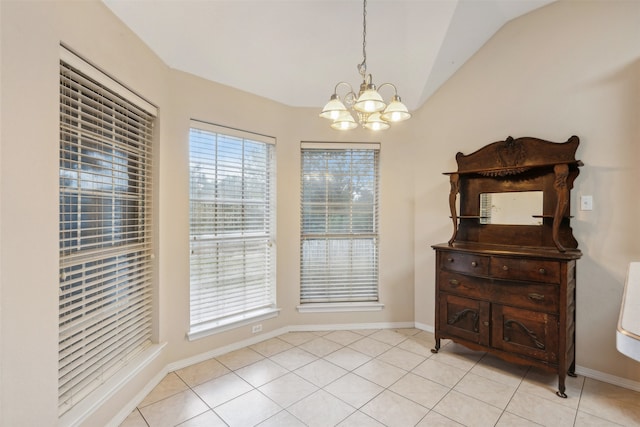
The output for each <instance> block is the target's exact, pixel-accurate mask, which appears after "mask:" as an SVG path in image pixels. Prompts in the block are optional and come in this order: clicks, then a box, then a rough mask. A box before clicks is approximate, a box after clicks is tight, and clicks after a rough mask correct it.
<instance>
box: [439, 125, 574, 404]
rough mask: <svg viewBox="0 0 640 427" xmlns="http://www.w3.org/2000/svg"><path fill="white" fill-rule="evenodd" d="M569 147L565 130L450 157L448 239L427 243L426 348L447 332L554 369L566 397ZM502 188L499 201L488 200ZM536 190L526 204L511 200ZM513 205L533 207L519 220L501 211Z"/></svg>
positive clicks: (570, 339)
mask: <svg viewBox="0 0 640 427" xmlns="http://www.w3.org/2000/svg"><path fill="white" fill-rule="evenodd" d="M578 144H579V140H578V138H577V137H575V136H573V137H571V138H570V139H569V140H568V141H567V142H565V143H553V142H549V141H543V140H540V139H536V138H519V139H513V138H511V137H509V138H507V139H506V140H505V141H498V142H495V143H492V144H489V145H487V146H485V147H483V148H481V149H480V150H478V151H476V152H474V153H472V154H470V155H468V156H465V155H463V154H462V153H458V154H457V155H456V160H457V163H458V170H457V171H456V172H452V173H447V175H449V177H450V182H451V192H450V195H449V206H450V210H451V218H452V220H453V235H452V237H451V239H450V240H449V242H447V243H441V244H437V245H434V246H433V248H434V249H435V251H436V295H435V296H436V305H435V311H436V312H435V339H436V346H435V348H434V349H433V350H432V351H433V352H434V353H436V352H438V351H439V349H440V340H441V339H443V338H448V339H451V340H453V341H454V342H457V343H460V344H463V345H465V346H467V347H469V348H471V349H474V350H479V351H486V352H490V353H492V354H495V355H497V356H498V357H501V358H502V359H504V360H507V361H510V362H515V363H521V364H527V365H532V366H537V367H540V368H543V369H546V370H549V371H552V372H555V373H557V374H558V391H557V393H556V394H557V395H558V396H560V397H567V396H566V394H565V389H566V388H565V378H566V375H567V374H569V375H574V370H575V315H576V260H577V259H579V258H580V256H581V252H580V251H579V250H578V249H577V242H576V240H575V238H574V237H573V234H572V230H571V227H570V225H569V221H570V217H569V212H570V207H569V205H570V191H571V189H572V188H573V181H574V180H575V178H576V177H577V176H578V173H579V170H578V167H579V166H582V163H581V162H580V161H578V160H576V159H575V152H576V149H577V147H578ZM505 193H506V194H507V196H509V197H508V198H506V199H505V198H503V197H500V198H499V197H498V195H501V194H505ZM529 193H531V194H529ZM536 194H537V195H539V196H538V197H539V198H538V199H535V198H534V199H533V200H534V202H533V205H532V204H531V202H524V201H522V199H519V198H518V197H519V196H526V197H530V196H534V195H536ZM458 196H459V199H458ZM492 197H493V198H494V199H495V200H496V204H497V200H501V202H500V203H502V205H501V206H495V205H494V204H493V202H492ZM511 198H513V200H511ZM504 200H507V202H504ZM535 200H538V202H535ZM458 204H459V208H458V207H457V206H458ZM537 204H539V206H538V205H537ZM522 207H524V209H533V210H534V212H531V213H530V214H527V213H526V212H525V215H524V217H525V219H524V220H523V219H522V218H521V217H522V214H521V213H520V214H517V215H516V214H515V212H514V213H513V214H511V215H510V214H509V211H516V210H517V209H519V208H522ZM458 209H459V211H458ZM492 210H495V211H496V212H499V213H500V215H498V214H497V213H494V214H492ZM505 211H506V214H505ZM492 221H493V222H492ZM495 221H499V222H500V223H495ZM502 221H504V222H506V223H503V222H502Z"/></svg>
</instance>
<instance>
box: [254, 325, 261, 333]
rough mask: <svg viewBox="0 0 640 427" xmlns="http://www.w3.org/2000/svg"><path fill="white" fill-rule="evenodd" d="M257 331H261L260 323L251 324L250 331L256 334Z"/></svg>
mask: <svg viewBox="0 0 640 427" xmlns="http://www.w3.org/2000/svg"><path fill="white" fill-rule="evenodd" d="M258 332H262V324H260V325H253V326H252V327H251V333H252V334H257V333H258Z"/></svg>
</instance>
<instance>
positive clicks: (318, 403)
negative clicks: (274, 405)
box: [287, 390, 355, 427]
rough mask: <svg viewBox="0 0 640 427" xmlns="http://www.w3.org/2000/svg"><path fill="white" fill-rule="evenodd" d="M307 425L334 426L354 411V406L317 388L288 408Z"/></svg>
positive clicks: (317, 426)
mask: <svg viewBox="0 0 640 427" xmlns="http://www.w3.org/2000/svg"><path fill="white" fill-rule="evenodd" d="M287 411H288V412H290V413H291V414H292V415H294V416H295V417H296V418H298V419H299V420H300V421H302V422H303V423H304V424H305V425H307V426H309V427H326V426H334V425H336V424H338V423H340V422H341V421H343V420H345V419H346V418H347V417H348V416H349V415H351V414H352V413H354V412H355V408H353V407H352V406H351V405H348V404H347V403H345V402H343V401H342V400H340V399H338V398H337V397H335V396H333V395H331V394H329V393H327V392H326V391H324V390H318V391H316V392H315V393H313V394H311V395H310V396H307V397H305V398H304V399H302V400H301V401H299V402H297V403H295V404H293V405H291V406H290V407H289V408H288V409H287Z"/></svg>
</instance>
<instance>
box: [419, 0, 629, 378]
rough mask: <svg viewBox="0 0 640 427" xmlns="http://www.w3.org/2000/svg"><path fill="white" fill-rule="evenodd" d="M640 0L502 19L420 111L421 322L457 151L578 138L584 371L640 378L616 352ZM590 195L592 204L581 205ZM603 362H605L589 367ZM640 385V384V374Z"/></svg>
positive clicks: (427, 309) (426, 316)
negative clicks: (516, 140) (587, 208)
mask: <svg viewBox="0 0 640 427" xmlns="http://www.w3.org/2000/svg"><path fill="white" fill-rule="evenodd" d="M639 41H640V2H638V1H561V2H558V3H555V4H552V5H550V6H547V7H545V8H542V9H539V10H537V11H534V12H532V13H530V14H528V15H526V16H524V17H521V18H520V19H517V20H516V21H514V22H511V23H509V24H507V25H506V26H505V27H503V28H502V29H501V31H500V32H498V33H497V34H496V35H495V36H494V37H493V38H492V39H491V40H490V41H489V42H488V43H487V44H486V45H485V46H483V48H482V49H481V50H480V51H479V52H478V53H477V54H476V55H475V56H474V57H473V58H472V59H471V60H470V61H468V62H467V63H466V64H465V65H464V66H463V67H462V68H461V69H460V70H459V71H458V72H457V73H456V75H454V76H453V78H451V79H450V80H449V81H447V83H445V85H444V86H443V87H442V88H441V89H440V90H439V91H438V92H437V93H436V94H435V95H434V96H433V97H432V98H431V99H430V100H429V101H428V102H427V104H426V105H425V106H424V107H423V108H422V109H421V110H420V111H419V112H418V114H417V117H416V122H420V125H419V126H418V127H417V128H415V131H416V134H415V138H413V141H414V144H415V156H414V158H415V159H418V160H417V165H418V164H420V165H423V166H422V167H418V166H417V165H416V167H415V170H416V179H415V182H416V185H415V188H416V193H415V203H416V211H415V218H416V225H415V238H416V240H415V248H416V249H415V252H416V262H415V275H416V321H417V322H421V323H425V324H432V322H433V316H434V309H433V292H434V281H433V277H434V274H435V272H434V254H433V251H432V250H430V248H429V247H428V246H427V245H426V244H425V243H438V242H446V241H447V240H448V239H449V237H450V235H451V231H452V227H451V225H450V222H449V220H448V219H447V218H448V216H449V213H448V207H447V197H448V192H449V184H448V181H447V179H446V177H444V176H442V175H440V174H439V172H441V171H451V170H455V169H456V164H455V160H454V155H455V153H456V152H457V151H462V152H464V153H466V154H468V153H470V152H472V151H475V150H476V149H478V148H480V147H481V146H483V145H485V144H487V143H490V142H494V141H499V140H503V139H505V138H506V137H507V136H508V135H511V136H513V137H520V136H535V137H540V138H544V139H549V140H552V141H557V142H560V141H565V140H566V139H567V138H569V137H570V136H571V135H573V134H575V135H578V136H579V137H580V140H581V143H580V147H579V148H578V153H577V157H578V158H579V159H581V160H583V162H584V164H585V166H584V167H583V168H582V170H581V173H580V176H579V177H578V178H577V180H576V184H575V188H574V191H573V194H572V202H571V203H572V204H571V211H572V214H573V215H574V216H575V217H574V219H573V220H572V227H573V230H574V235H575V236H576V238H577V240H578V242H579V245H580V249H581V250H582V252H583V257H582V259H581V260H579V261H578V273H577V274H578V285H577V364H578V365H579V366H578V370H579V372H580V371H581V372H582V373H589V374H592V375H599V373H606V374H608V375H612V376H617V377H621V378H626V379H630V380H633V381H636V382H637V381H640V364H639V363H638V362H634V361H632V360H631V359H628V358H626V357H624V356H622V355H621V354H619V353H618V352H617V351H616V348H615V331H616V323H617V316H618V312H619V308H620V301H621V296H622V289H623V285H624V279H625V274H626V270H627V266H628V263H629V262H631V261H637V260H638V259H640V239H639V236H640V222H639V221H638V219H639V218H640V197H638V184H639V183H640V166H639V165H638V161H639V160H640V140H639V139H640V43H639ZM580 195H592V196H593V200H594V209H593V211H591V212H583V211H580V210H579V209H578V203H577V200H579V196H580ZM591 371H598V372H591ZM636 387H637V383H636Z"/></svg>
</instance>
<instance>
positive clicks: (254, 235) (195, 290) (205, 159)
mask: <svg viewBox="0 0 640 427" xmlns="http://www.w3.org/2000/svg"><path fill="white" fill-rule="evenodd" d="M274 144H275V140H274V139H273V138H270V137H266V136H262V135H256V134H252V133H249V132H242V131H237V130H234V129H229V128H224V127H219V126H214V125H210V124H207V123H202V122H197V121H192V124H191V129H190V134H189V167H190V241H191V245H190V249H191V256H190V261H191V262H190V264H191V333H195V332H197V331H201V330H211V329H215V328H219V327H221V326H225V325H230V324H235V323H237V322H241V321H243V320H246V319H251V318H254V317H255V316H260V315H264V314H265V313H267V312H270V311H272V310H274V309H275V291H274V289H275V267H274V266H275V247H274V244H273V242H274V236H275V191H274V184H275V162H274V146H275V145H274Z"/></svg>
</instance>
